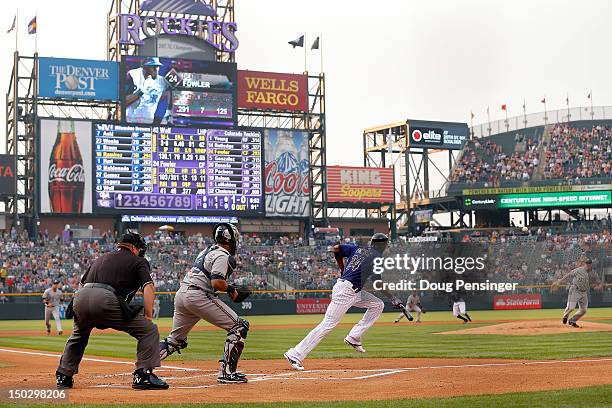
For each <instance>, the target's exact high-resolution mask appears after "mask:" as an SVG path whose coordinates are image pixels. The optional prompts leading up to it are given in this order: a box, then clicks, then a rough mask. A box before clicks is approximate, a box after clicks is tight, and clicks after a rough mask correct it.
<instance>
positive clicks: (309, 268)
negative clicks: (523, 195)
mask: <svg viewBox="0 0 612 408" xmlns="http://www.w3.org/2000/svg"><path fill="white" fill-rule="evenodd" d="M589 225H590V226H591V228H590V229H589V230H584V231H579V228H577V227H576V228H574V227H569V228H568V227H565V228H545V227H536V228H531V229H528V228H522V229H521V228H515V229H504V230H499V231H496V230H492V231H491V230H489V231H486V232H482V231H472V232H466V233H465V234H463V235H462V236H456V237H455V238H454V241H452V242H454V243H458V242H461V243H476V244H478V245H481V246H482V248H483V252H484V253H486V254H488V256H489V257H490V261H491V263H490V265H491V267H490V268H487V273H488V275H487V276H486V278H488V279H491V280H492V281H495V280H497V281H508V280H511V281H513V282H519V283H521V284H526V285H529V284H549V283H551V282H552V281H553V280H555V279H557V278H558V277H559V275H560V274H562V273H564V271H567V270H569V269H571V267H572V266H573V265H575V264H576V262H577V260H578V259H579V258H580V257H581V256H584V255H588V256H594V257H595V258H601V259H604V260H605V259H606V256H609V254H610V249H611V247H612V220H611V219H610V217H607V218H603V219H601V220H600V221H597V223H596V224H589ZM146 240H147V241H148V243H149V249H148V251H147V258H148V259H149V261H150V263H151V266H152V277H153V279H154V281H155V285H156V288H157V290H158V291H160V292H164V291H175V290H177V289H178V287H179V284H180V280H181V279H182V276H183V275H184V274H185V273H186V272H187V271H188V270H189V268H190V267H191V264H192V262H193V259H194V257H195V256H196V255H197V253H198V252H199V251H201V250H202V249H204V248H206V246H208V245H209V244H211V241H210V239H209V238H208V237H203V236H202V235H200V234H198V235H193V236H190V237H188V238H186V237H184V236H182V235H180V234H177V235H174V236H170V235H168V234H161V235H158V236H155V237H152V236H147V237H146ZM113 246H114V244H113V242H112V240H111V239H110V238H109V237H106V238H104V239H101V240H98V241H93V242H88V241H71V242H62V240H60V239H59V237H56V239H48V238H46V239H43V240H40V241H38V242H34V241H30V240H26V239H14V238H12V237H11V236H10V235H9V234H5V235H4V236H2V237H0V301H1V300H6V298H4V299H2V294H3V293H37V292H43V291H44V290H45V289H46V288H47V287H49V286H50V284H51V281H52V280H53V279H60V280H61V281H62V289H63V290H64V291H67V292H71V291H74V290H76V289H77V288H78V282H79V279H80V276H81V274H82V273H83V272H84V271H85V270H86V269H87V267H88V266H89V264H91V262H92V261H93V260H94V259H95V258H96V257H97V256H98V255H99V254H100V253H101V252H104V251H109V250H111V249H112V248H113ZM421 250H433V251H434V252H435V251H439V243H420V244H415V243H411V242H404V241H397V242H393V243H391V245H390V246H389V252H390V253H389V255H390V256H394V254H403V253H409V252H414V251H417V252H418V251H421ZM590 254H593V255H590ZM238 255H239V266H238V268H237V270H236V271H235V272H234V274H233V275H232V278H233V279H234V282H235V283H238V284H246V285H251V286H253V287H254V288H255V289H258V290H271V289H286V288H292V289H297V290H321V289H331V287H332V286H333V284H334V282H335V281H336V279H337V278H338V274H339V273H338V269H337V266H336V264H335V261H334V259H333V256H331V255H330V253H329V249H328V247H327V245H325V244H324V243H320V244H319V245H317V246H308V245H304V244H303V242H302V240H289V239H282V240H277V241H275V242H274V243H271V242H265V243H261V242H255V241H254V240H252V239H251V240H245V242H244V244H243V245H242V246H241V248H240V250H239V254H238ZM608 262H609V261H608ZM610 266H612V265H610ZM270 280H273V281H275V282H276V283H277V286H278V287H276V288H275V287H274V286H273V285H272V284H270ZM279 282H284V284H285V287H282V286H280V284H279ZM261 296H265V297H274V298H280V297H285V296H286V295H285V294H284V293H267V294H265V295H261Z"/></svg>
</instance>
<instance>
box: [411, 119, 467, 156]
mask: <svg viewBox="0 0 612 408" xmlns="http://www.w3.org/2000/svg"><path fill="white" fill-rule="evenodd" d="M408 134H409V146H411V147H423V148H428V149H445V150H460V149H462V148H463V146H464V145H465V141H466V140H467V139H468V138H469V136H470V130H469V128H468V126H467V124H466V123H454V122H429V121H422V120H408Z"/></svg>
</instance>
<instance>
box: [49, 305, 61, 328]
mask: <svg viewBox="0 0 612 408" xmlns="http://www.w3.org/2000/svg"><path fill="white" fill-rule="evenodd" d="M51 317H53V319H55V327H56V328H57V331H58V332H61V331H62V319H60V311H59V307H47V306H45V326H47V331H51Z"/></svg>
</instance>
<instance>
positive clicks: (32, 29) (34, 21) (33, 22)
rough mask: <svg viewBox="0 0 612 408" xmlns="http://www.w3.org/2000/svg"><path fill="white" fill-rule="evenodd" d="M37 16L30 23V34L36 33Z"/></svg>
mask: <svg viewBox="0 0 612 408" xmlns="http://www.w3.org/2000/svg"><path fill="white" fill-rule="evenodd" d="M36 27H37V25H36V16H34V18H33V19H32V20H30V23H29V24H28V34H36Z"/></svg>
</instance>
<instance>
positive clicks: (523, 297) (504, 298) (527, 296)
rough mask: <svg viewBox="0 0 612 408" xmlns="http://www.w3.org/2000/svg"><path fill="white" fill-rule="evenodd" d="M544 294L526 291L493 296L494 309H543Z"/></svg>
mask: <svg viewBox="0 0 612 408" xmlns="http://www.w3.org/2000/svg"><path fill="white" fill-rule="evenodd" d="M541 308H542V295H541V294H539V293H533V294H532V293H524V294H512V295H495V296H493V309H495V310H518V309H541Z"/></svg>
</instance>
